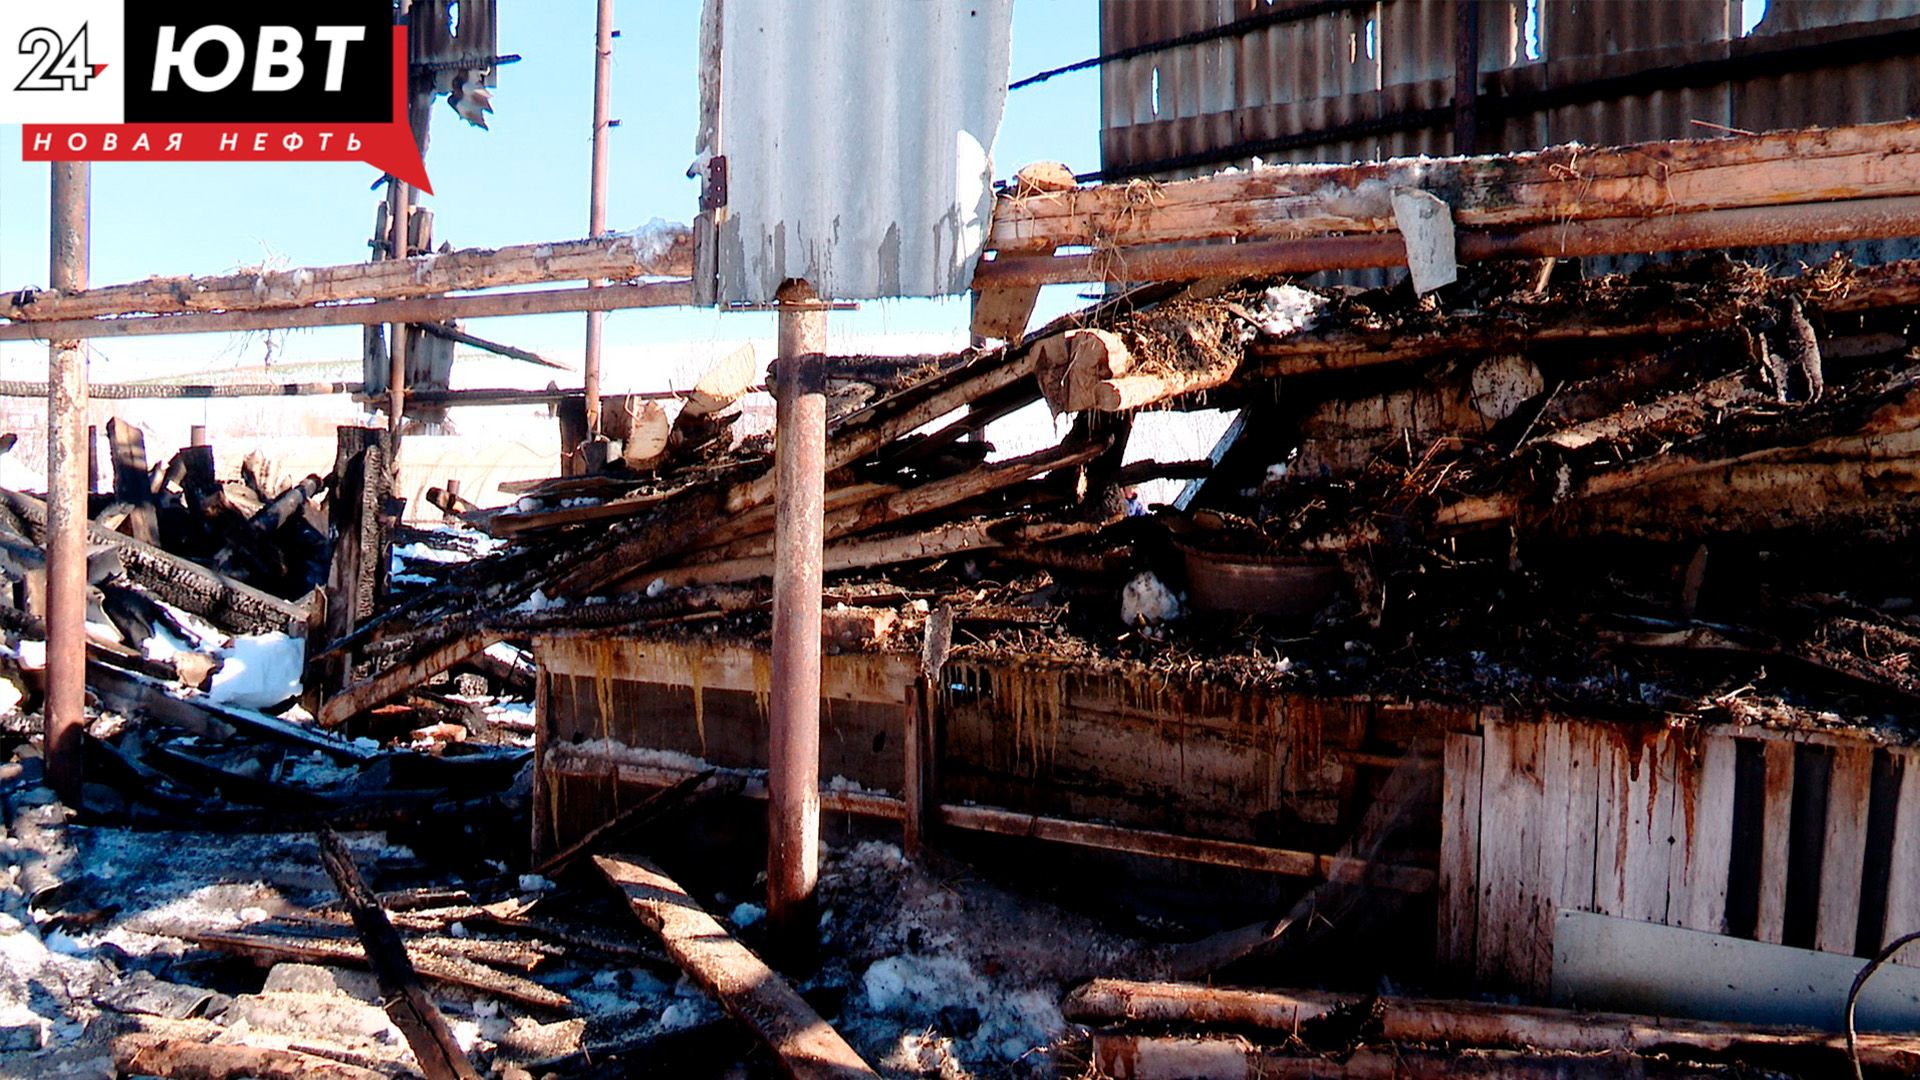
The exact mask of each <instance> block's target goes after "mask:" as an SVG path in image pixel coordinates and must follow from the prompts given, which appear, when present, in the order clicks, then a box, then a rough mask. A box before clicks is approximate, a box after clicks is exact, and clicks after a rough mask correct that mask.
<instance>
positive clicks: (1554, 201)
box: [987, 120, 1920, 280]
mask: <svg viewBox="0 0 1920 1080" xmlns="http://www.w3.org/2000/svg"><path fill="white" fill-rule="evenodd" d="M1409 188H1410V189H1415V190H1421V191H1430V192H1433V193H1434V194H1436V195H1439V196H1441V197H1442V198H1444V199H1445V200H1446V201H1447V203H1448V205H1449V207H1450V208H1451V209H1452V212H1453V217H1454V221H1455V223H1456V225H1458V226H1459V227H1461V228H1465V229H1473V228H1482V227H1489V226H1516V225H1539V224H1554V223H1566V222H1577V221H1584V220H1589V219H1594V218H1624V217H1651V216H1655V215H1662V216H1665V215H1673V214H1679V213H1685V212H1691V211H1706V210H1727V209H1737V208H1748V207H1779V206H1787V205H1791V204H1795V203H1816V202H1827V201H1832V200H1839V199H1868V198H1886V197H1893V196H1908V195H1916V194H1920V121H1913V120H1900V121H1894V122H1891V123H1884V124H1858V125H1854V126H1851V127H1839V128H1824V129H1822V128H1812V129H1804V130H1796V131H1782V132H1772V133H1768V134H1765V135H1736V136H1731V137H1726V138H1710V139H1690V140H1678V141H1673V142H1651V143H1640V144H1637V145H1631V146H1615V147H1593V146H1572V145H1570V146H1556V147H1549V148H1547V149H1545V150H1539V151H1534V152H1530V153H1521V154H1491V155H1483V156H1479V157H1455V158H1440V159H1433V158H1406V159H1399V160H1394V161H1385V162H1363V163H1359V164H1351V165H1269V166H1264V167H1262V168H1259V169H1250V170H1246V171H1242V172H1236V173H1226V174H1222V175H1218V176H1209V177H1202V178H1199V179H1194V180H1176V181H1171V182H1167V183H1154V182H1151V181H1130V182H1126V183H1116V184H1105V185H1101V186H1098V187H1087V188H1076V189H1074V190H1071V191H1063V192H1046V193H1039V194H1017V193H1016V194H1003V195H1001V196H1000V197H999V199H998V200H997V201H996V202H995V205H994V214H993V227H992V230H991V233H990V234H989V238H988V244H987V246H988V247H989V248H991V249H993V250H995V251H998V252H1008V253H1024V252H1038V251H1043V250H1048V249H1051V248H1057V247H1081V248H1087V247H1091V248H1094V249H1095V250H1096V251H1102V250H1108V251H1110V250H1112V249H1114V248H1119V247H1127V246H1133V245H1148V244H1169V243H1177V242H1184V241H1195V240H1219V239H1227V238H1231V239H1233V240H1235V241H1238V242H1241V243H1244V242H1246V241H1249V240H1261V239H1288V240H1301V239H1305V238H1310V237H1321V236H1329V235H1334V234H1352V233H1382V232H1390V231H1393V230H1394V229H1395V228H1396V226H1395V224H1394V214H1393V205H1392V194H1393V192H1394V191H1395V190H1399V189H1409ZM1114 258H1115V262H1116V264H1117V265H1116V266H1115V270H1116V271H1123V270H1124V263H1125V256H1124V255H1115V257H1114ZM1135 280H1143V279H1141V278H1135Z"/></svg>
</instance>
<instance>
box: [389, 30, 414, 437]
mask: <svg viewBox="0 0 1920 1080" xmlns="http://www.w3.org/2000/svg"><path fill="white" fill-rule="evenodd" d="M412 8H413V0H400V6H399V8H398V9H397V16H398V17H399V19H400V21H402V22H405V21H406V20H407V16H408V14H409V12H411V10H412ZM412 40H413V39H412V37H411V35H409V37H408V39H407V48H408V50H409V51H411V50H412V48H413V43H412ZM402 70H403V71H404V72H405V73H406V79H407V94H406V98H405V100H406V102H407V104H408V106H409V112H408V121H409V126H411V121H412V112H411V106H412V104H413V58H412V57H411V56H409V57H407V58H406V60H405V66H404V67H403V68H402ZM419 137H420V136H419V133H418V132H415V133H414V138H415V139H418V138H419ZM412 205H413V190H412V189H411V188H410V187H408V186H407V183H406V182H405V181H403V180H401V179H400V178H399V177H397V176H393V175H391V174H389V176H388V178H387V207H388V213H387V228H388V229H390V230H391V234H390V243H389V245H388V251H389V252H390V253H391V255H392V257H393V258H396V259H404V258H406V257H407V239H408V234H409V233H410V232H411V229H409V227H408V226H409V225H410V222H409V220H408V219H409V218H411V217H412V216H413V215H412V214H411V213H409V210H410V209H411V208H412ZM406 407H407V324H406V323H393V324H391V325H389V326H388V327H387V430H388V431H390V432H392V433H393V438H394V440H395V443H394V445H395V449H396V450H397V449H398V447H399V442H398V440H399V438H400V416H401V414H402V413H404V412H405V411H406Z"/></svg>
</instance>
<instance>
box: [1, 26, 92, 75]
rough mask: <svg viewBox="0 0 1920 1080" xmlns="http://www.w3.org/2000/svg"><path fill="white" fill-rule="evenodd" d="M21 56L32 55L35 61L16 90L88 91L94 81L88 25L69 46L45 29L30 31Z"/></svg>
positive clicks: (68, 43)
mask: <svg viewBox="0 0 1920 1080" xmlns="http://www.w3.org/2000/svg"><path fill="white" fill-rule="evenodd" d="M20 52H21V53H23V54H24V53H32V54H34V59H33V64H32V66H30V67H29V68H28V69H27V74H26V77H25V78H22V79H21V80H20V83H19V85H17V86H15V87H14V89H15V90H85V89H86V88H87V83H88V82H89V81H90V80H92V78H93V66H92V65H91V64H89V63H87V28H86V26H85V25H84V24H82V25H81V27H80V31H79V32H78V33H76V34H74V35H73V40H72V41H67V42H63V41H61V40H60V35H59V34H57V33H55V32H53V31H52V30H49V29H47V28H46V27H44V26H42V27H37V28H35V29H32V30H29V31H27V32H26V33H25V34H22V35H21V36H20Z"/></svg>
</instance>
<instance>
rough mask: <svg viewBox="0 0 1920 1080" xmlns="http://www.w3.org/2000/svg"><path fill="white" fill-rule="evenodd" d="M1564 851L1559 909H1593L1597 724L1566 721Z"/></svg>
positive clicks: (1599, 763)
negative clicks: (1569, 722) (1568, 722)
mask: <svg viewBox="0 0 1920 1080" xmlns="http://www.w3.org/2000/svg"><path fill="white" fill-rule="evenodd" d="M1566 727H1567V780H1566V789H1565V798H1566V803H1567V815H1566V822H1567V824H1566V832H1565V834H1564V835H1565V837H1566V842H1565V847H1566V851H1565V854H1563V855H1562V856H1561V858H1560V887H1559V892H1558V896H1559V899H1560V906H1561V907H1562V908H1576V909H1578V910H1581V911H1592V910H1593V868H1594V858H1595V854H1596V852H1595V848H1594V829H1595V828H1596V827H1597V825H1598V815H1599V803H1600V775H1601V772H1602V765H1603V762H1602V759H1601V755H1600V751H1601V749H1603V748H1604V747H1605V746H1606V744H1605V743H1604V742H1602V741H1601V739H1600V737H1599V731H1598V730H1597V727H1596V725H1594V724H1590V723H1579V724H1568V725H1566Z"/></svg>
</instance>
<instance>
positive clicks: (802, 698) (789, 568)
mask: <svg viewBox="0 0 1920 1080" xmlns="http://www.w3.org/2000/svg"><path fill="white" fill-rule="evenodd" d="M778 298H779V300H780V303H781V304H782V305H783V306H782V307H781V309H780V312H779V316H778V318H779V323H780V335H779V349H778V352H779V357H780V381H779V384H778V386H777V387H776V389H775V395H774V400H775V412H774V433H773V437H774V450H773V467H774V483H775V487H774V526H773V650H772V664H773V678H772V693H771V695H770V698H771V700H770V704H769V709H768V713H769V719H770V730H769V736H768V747H767V763H768V777H767V786H768V795H769V800H768V806H767V817H768V830H767V832H768V836H767V839H768V843H767V915H768V923H769V928H770V929H771V930H772V932H773V935H774V940H775V941H776V942H778V943H780V945H781V946H782V947H783V948H784V949H786V950H788V951H789V952H790V953H791V954H792V955H795V956H804V955H806V954H807V953H808V951H809V950H810V947H811V946H813V945H814V944H816V942H817V938H816V934H817V929H818V927H817V913H816V910H815V904H814V886H815V884H816V883H817V882H818V880H819V876H820V578H821V565H822V562H823V559H824V552H823V548H824V542H825V520H824V518H825V502H826V471H827V399H826V394H825V390H826V378H825V364H824V363H823V362H822V356H823V355H824V354H825V353H826V346H827V313H826V311H825V310H824V309H823V308H822V307H821V306H820V305H818V304H817V303H815V302H814V300H815V298H814V292H813V288H812V287H811V286H809V285H808V284H807V283H806V282H805V281H801V280H789V281H787V282H785V283H783V284H782V285H781V286H780V290H779V293H778Z"/></svg>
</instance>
